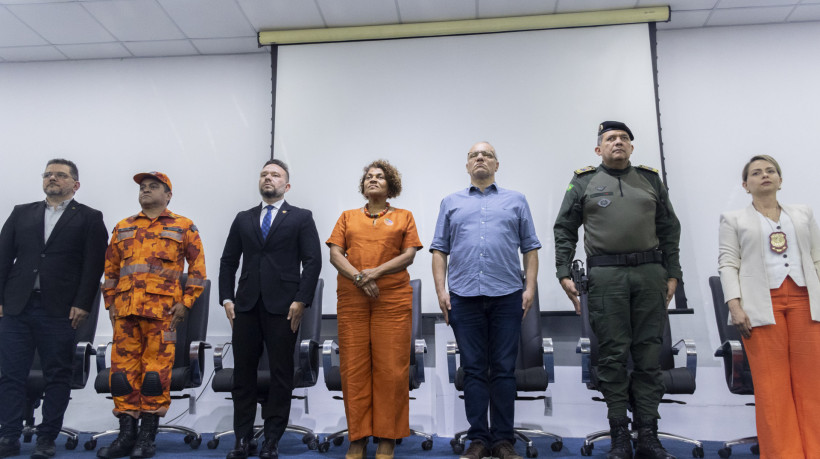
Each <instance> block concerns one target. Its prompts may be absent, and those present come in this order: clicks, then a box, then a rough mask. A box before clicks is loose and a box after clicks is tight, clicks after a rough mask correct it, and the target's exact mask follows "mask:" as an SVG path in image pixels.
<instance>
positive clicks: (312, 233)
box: [219, 159, 322, 459]
mask: <svg viewBox="0 0 820 459" xmlns="http://www.w3.org/2000/svg"><path fill="white" fill-rule="evenodd" d="M288 190H290V174H289V172H288V166H287V165H286V164H285V163H284V162H282V161H279V160H277V159H272V160H270V161H268V162H267V163H265V166H264V167H263V168H262V172H261V173H260V174H259V192H260V194H261V195H262V201H263V203H262V205H261V206H259V205H257V206H254V207H253V208H251V209H249V210H246V211H243V212H239V213H238V214H237V215H236V218H235V219H234V221H233V224H232V225H231V230H230V232H229V233H228V240H227V241H226V242H225V250H223V251H222V259H221V263H220V267H219V298H220V300H221V302H222V305H223V306H224V307H225V314H226V315H227V316H228V320H229V321H230V322H231V327H232V328H233V338H232V341H233V355H234V389H233V391H232V395H233V406H234V409H233V412H234V420H233V425H234V432H235V434H236V446H235V447H234V449H233V450H232V451H231V452H230V453H228V456H227V457H228V459H244V458H246V457H248V449H249V442H250V440H251V437H252V435H253V421H254V419H255V418H256V403H257V386H256V378H257V374H256V368H257V366H258V364H259V358H260V356H261V354H262V344H263V343H264V345H265V347H266V348H267V350H268V362H269V364H270V375H271V377H270V379H271V382H270V391H269V392H268V395H267V399H266V401H265V402H264V404H263V405H262V418H264V420H265V442H264V443H263V445H262V449H261V450H260V451H259V457H260V458H262V459H271V458H274V459H275V458H278V457H279V453H278V443H279V438H281V437H282V434H283V433H284V432H285V428H286V427H287V424H288V415H289V413H290V397H291V393H292V391H293V351H294V347H295V345H296V336H297V335H296V332H297V330H298V329H299V323H300V321H301V320H302V313H303V311H304V308H305V307H308V306H310V303H311V302H312V301H313V293H314V291H315V290H316V283H317V281H318V280H319V271H320V270H321V268H322V261H321V251H320V246H319V234H318V233H317V231H316V224H315V223H314V222H313V215H312V214H311V212H310V211H309V210H306V209H300V208H298V207H293V206H291V205H290V204H288V203H287V202H285V200H284V197H285V193H286V192H287V191H288ZM240 256H241V257H242V273H241V275H240V276H239V286H238V288H237V289H236V295H234V287H235V286H236V283H235V282H236V270H237V268H238V267H239V258H240ZM300 271H301V272H300Z"/></svg>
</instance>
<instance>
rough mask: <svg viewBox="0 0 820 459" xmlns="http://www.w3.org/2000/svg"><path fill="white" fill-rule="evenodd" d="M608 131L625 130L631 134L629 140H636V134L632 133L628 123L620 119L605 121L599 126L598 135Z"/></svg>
mask: <svg viewBox="0 0 820 459" xmlns="http://www.w3.org/2000/svg"><path fill="white" fill-rule="evenodd" d="M607 131H624V132H626V133H627V134H629V140H635V136H634V135H632V131H630V130H629V128H628V127H627V125H626V124H624V123H622V122H620V121H604V122H603V123H601V124H600V125H599V126H598V135H601V134H603V133H604V132H607Z"/></svg>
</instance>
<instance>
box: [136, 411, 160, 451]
mask: <svg viewBox="0 0 820 459" xmlns="http://www.w3.org/2000/svg"><path fill="white" fill-rule="evenodd" d="M140 419H141V422H140V433H139V435H137V442H136V443H135V444H134V449H133V450H131V459H138V458H143V457H154V453H156V452H157V445H156V444H155V443H154V439H155V438H156V437H157V429H158V428H159V415H156V414H152V413H142V415H140Z"/></svg>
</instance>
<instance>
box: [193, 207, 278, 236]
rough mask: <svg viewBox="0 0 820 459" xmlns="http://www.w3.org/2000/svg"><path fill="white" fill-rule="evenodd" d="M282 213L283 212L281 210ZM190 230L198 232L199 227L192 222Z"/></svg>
mask: <svg viewBox="0 0 820 459" xmlns="http://www.w3.org/2000/svg"><path fill="white" fill-rule="evenodd" d="M283 213H284V212H283ZM191 231H193V232H194V233H198V232H199V228H197V227H196V225H193V224H192V225H191Z"/></svg>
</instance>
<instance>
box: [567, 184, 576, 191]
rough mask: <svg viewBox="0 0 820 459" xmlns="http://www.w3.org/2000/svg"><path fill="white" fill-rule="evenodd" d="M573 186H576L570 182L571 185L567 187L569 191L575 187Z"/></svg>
mask: <svg viewBox="0 0 820 459" xmlns="http://www.w3.org/2000/svg"><path fill="white" fill-rule="evenodd" d="M573 188H575V185H573V184H572V183H570V184H569V186H568V187H567V191H569V190H571V189H573Z"/></svg>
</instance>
